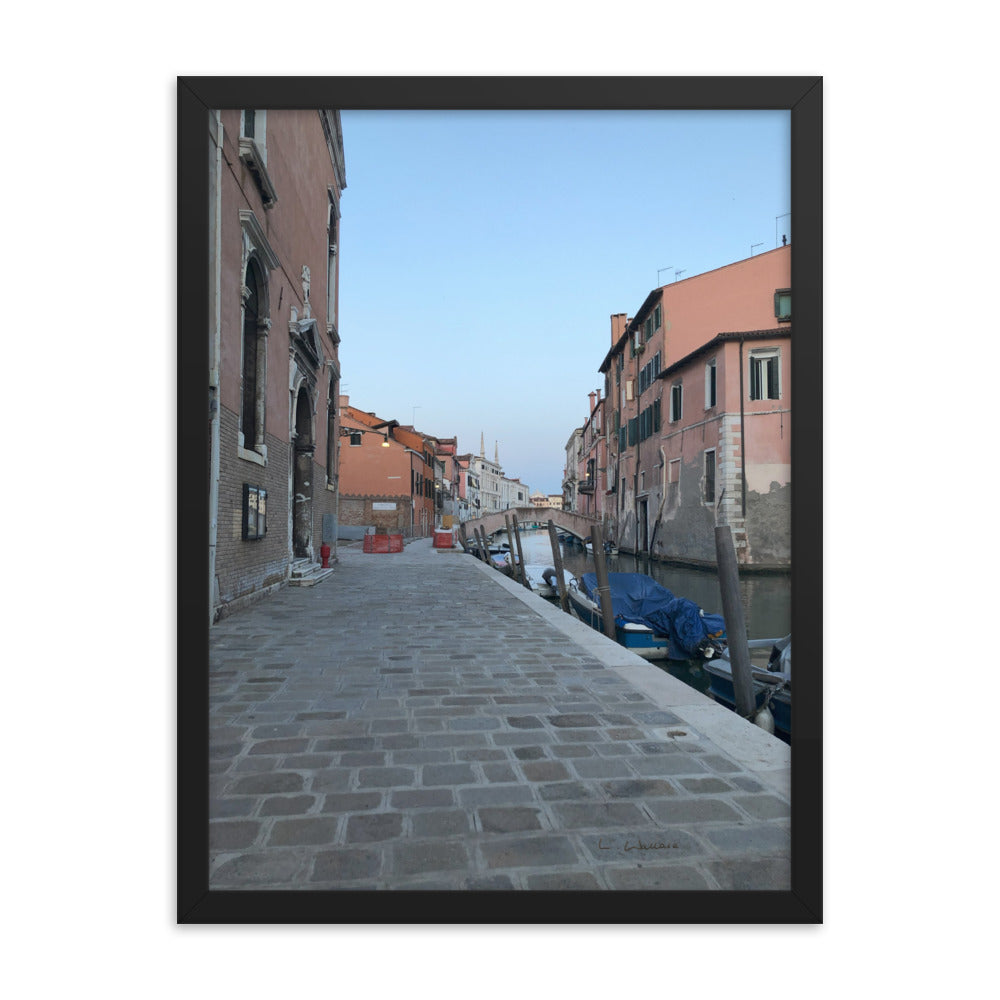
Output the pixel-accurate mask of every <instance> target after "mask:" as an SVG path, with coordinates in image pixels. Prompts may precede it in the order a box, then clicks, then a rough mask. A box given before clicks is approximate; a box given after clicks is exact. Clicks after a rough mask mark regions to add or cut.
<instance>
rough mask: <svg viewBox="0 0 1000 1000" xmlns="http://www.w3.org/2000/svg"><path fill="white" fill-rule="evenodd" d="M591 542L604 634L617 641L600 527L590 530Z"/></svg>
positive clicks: (596, 526)
mask: <svg viewBox="0 0 1000 1000" xmlns="http://www.w3.org/2000/svg"><path fill="white" fill-rule="evenodd" d="M590 540H591V542H592V544H593V546H594V573H595V574H596V575H597V596H598V598H599V599H600V602H601V618H602V620H603V622H604V634H605V635H606V636H607V637H608V638H609V639H617V636H616V634H615V612H614V609H613V608H612V607H611V584H610V583H609V582H608V564H607V561H606V559H605V558H604V535H603V533H602V532H601V528H600V525H597V524H595V525H594V526H593V527H592V528H591V529H590Z"/></svg>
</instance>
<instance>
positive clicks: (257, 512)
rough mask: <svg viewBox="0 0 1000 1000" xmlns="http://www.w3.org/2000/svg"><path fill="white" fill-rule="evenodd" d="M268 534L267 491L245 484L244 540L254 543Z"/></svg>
mask: <svg viewBox="0 0 1000 1000" xmlns="http://www.w3.org/2000/svg"><path fill="white" fill-rule="evenodd" d="M265 534H267V490H265V489H264V488H263V487H261V486H251V485H250V484H249V483H244V484H243V539H244V541H248V542H254V541H257V540H258V539H261V538H263V537H264V535H265Z"/></svg>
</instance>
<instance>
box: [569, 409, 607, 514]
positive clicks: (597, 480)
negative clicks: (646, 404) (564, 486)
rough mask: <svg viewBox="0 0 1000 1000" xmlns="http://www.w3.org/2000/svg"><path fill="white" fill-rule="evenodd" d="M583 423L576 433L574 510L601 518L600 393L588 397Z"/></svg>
mask: <svg viewBox="0 0 1000 1000" xmlns="http://www.w3.org/2000/svg"><path fill="white" fill-rule="evenodd" d="M588 398H589V403H590V405H589V407H588V416H587V420H586V422H585V423H584V425H583V428H582V430H581V433H580V441H579V450H578V453H577V454H578V457H577V467H576V493H577V500H576V510H577V511H578V512H579V513H581V514H589V515H590V516H591V517H598V518H599V517H602V516H603V514H604V511H605V493H606V491H607V464H608V463H607V439H606V437H605V433H604V422H605V416H604V402H605V401H604V399H602V397H601V393H600V390H595V391H594V392H592V393H590V395H589V397H588Z"/></svg>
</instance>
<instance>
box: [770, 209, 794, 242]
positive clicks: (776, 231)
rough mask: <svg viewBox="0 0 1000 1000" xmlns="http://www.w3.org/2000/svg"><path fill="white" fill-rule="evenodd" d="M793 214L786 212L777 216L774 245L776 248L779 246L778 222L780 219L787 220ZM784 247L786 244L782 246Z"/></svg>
mask: <svg viewBox="0 0 1000 1000" xmlns="http://www.w3.org/2000/svg"><path fill="white" fill-rule="evenodd" d="M791 214H792V213H791V212H785V214H784V215H776V216H775V217H774V245H775V246H777V245H778V220H779V219H787V218H788V217H789V216H790V215H791ZM782 245H784V244H782Z"/></svg>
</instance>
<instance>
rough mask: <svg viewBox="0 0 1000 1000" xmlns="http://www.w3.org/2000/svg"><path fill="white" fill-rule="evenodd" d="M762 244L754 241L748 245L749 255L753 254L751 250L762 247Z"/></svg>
mask: <svg viewBox="0 0 1000 1000" xmlns="http://www.w3.org/2000/svg"><path fill="white" fill-rule="evenodd" d="M763 245H764V244H763V243H754V244H753V246H751V247H750V256H751V257H752V256H753V252H754V250H755V249H756V248H757V247H762V246H763Z"/></svg>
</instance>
